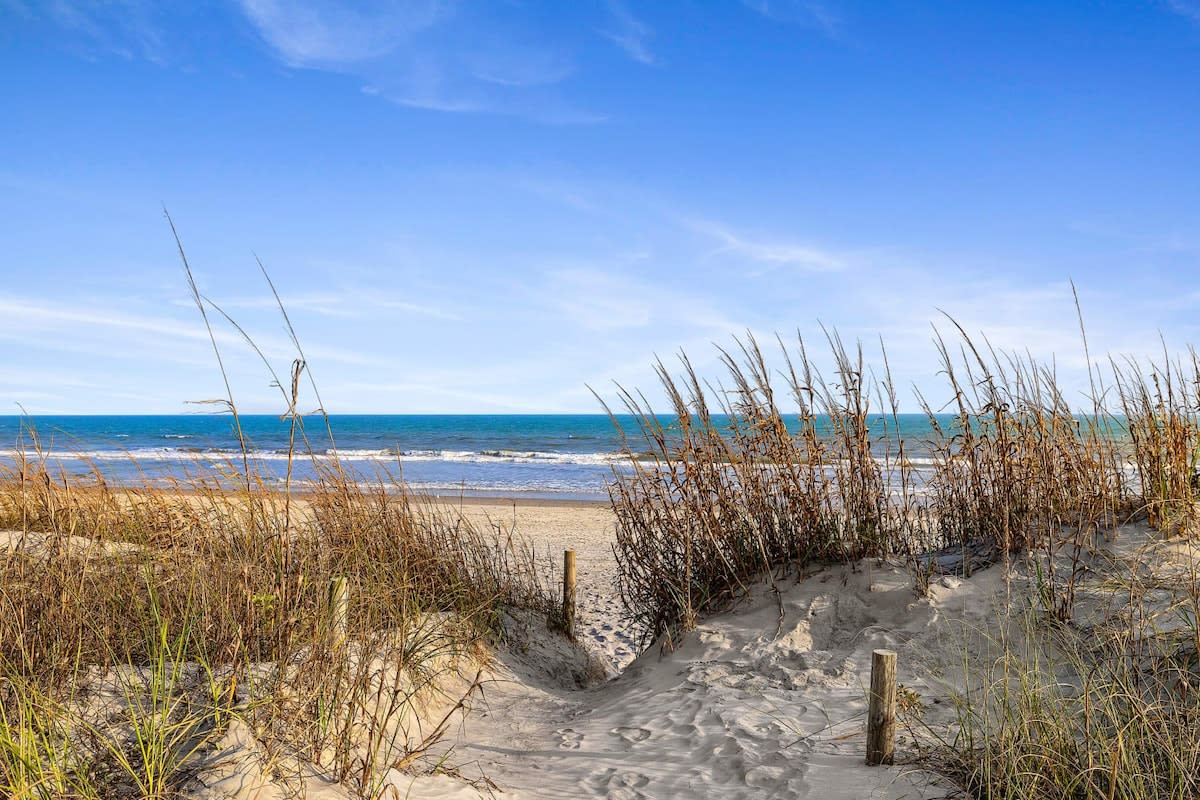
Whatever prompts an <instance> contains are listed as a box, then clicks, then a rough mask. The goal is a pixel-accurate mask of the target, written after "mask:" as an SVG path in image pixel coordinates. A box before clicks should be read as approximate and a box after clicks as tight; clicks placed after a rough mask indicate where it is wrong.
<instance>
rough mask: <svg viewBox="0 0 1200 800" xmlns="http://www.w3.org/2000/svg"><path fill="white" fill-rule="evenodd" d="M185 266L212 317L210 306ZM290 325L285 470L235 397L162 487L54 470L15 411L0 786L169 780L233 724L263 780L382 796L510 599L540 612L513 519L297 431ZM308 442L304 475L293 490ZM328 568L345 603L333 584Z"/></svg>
mask: <svg viewBox="0 0 1200 800" xmlns="http://www.w3.org/2000/svg"><path fill="white" fill-rule="evenodd" d="M180 253H181V255H182V248H180ZM184 266H185V271H186V275H187V278H188V284H189V286H190V287H191V289H192V292H193V295H194V299H195V300H196V303H197V305H198V307H199V309H200V311H201V312H202V314H203V318H204V321H205V323H206V325H209V324H210V322H211V321H210V315H209V312H210V311H214V310H215V311H216V312H218V313H219V314H220V315H221V316H224V314H223V312H221V311H220V308H219V307H218V306H216V305H215V304H214V303H212V302H211V301H209V300H208V299H207V298H205V297H203V296H202V295H201V294H200V293H199V291H198V290H197V289H196V285H195V283H194V281H193V280H192V275H191V270H190V267H189V266H188V265H187V262H186V257H184ZM268 280H269V279H268ZM272 289H274V287H273V286H272ZM281 312H282V313H283V314H284V319H285V322H286V323H287V327H288V330H289V332H290V331H291V325H290V321H288V320H287V317H286V311H283V309H282V306H281ZM229 321H230V322H231V323H232V320H229ZM233 324H234V325H235V327H236V323H233ZM209 330H210V332H211V330H212V328H211V326H210V327H209ZM237 330H238V331H239V332H242V329H241V328H240V327H237ZM243 335H244V332H243ZM246 339H247V341H248V342H249V344H250V346H251V347H253V348H254V350H255V352H258V353H259V355H260V356H261V355H262V353H261V352H260V351H258V349H257V347H255V346H254V344H253V342H252V341H251V340H250V339H249V337H248V336H247V337H246ZM292 340H293V343H294V345H295V347H296V349H297V353H298V358H297V359H296V361H295V362H294V364H293V367H292V370H291V380H290V381H287V382H283V381H279V380H278V376H277V375H276V374H275V372H274V370H272V369H271V367H270V364H269V362H267V360H266V359H265V358H263V363H264V365H265V366H266V368H267V369H268V370H270V373H271V375H272V377H273V378H274V379H275V384H276V385H277V386H279V387H280V391H281V395H282V399H283V401H284V403H285V408H286V409H287V410H286V412H285V417H286V418H287V419H289V420H290V422H291V432H292V435H291V448H290V450H289V452H288V460H287V478H286V480H285V485H284V490H283V491H278V490H276V488H274V487H273V485H272V484H271V483H270V482H269V481H268V480H267V479H266V478H265V477H264V475H265V474H266V472H265V471H264V470H262V469H260V466H259V465H258V464H257V463H256V462H255V460H254V457H253V450H252V447H251V445H250V443H249V442H247V441H246V440H245V437H244V435H243V434H242V429H241V426H240V419H239V416H238V412H237V407H236V405H235V404H234V401H233V396H232V394H230V395H229V397H228V399H227V400H224V401H221V403H220V404H219V405H220V406H221V408H222V410H223V411H224V412H226V413H228V414H229V418H230V421H231V426H232V427H233V430H234V432H235V434H236V435H237V436H238V439H239V441H240V442H241V446H242V452H241V456H240V457H239V458H236V459H234V460H232V461H231V462H230V463H228V464H226V465H225V466H224V469H223V470H219V471H218V472H219V474H217V475H215V476H211V477H198V478H194V479H192V480H187V481H177V482H175V483H174V484H173V485H171V486H169V487H167V488H161V487H153V488H152V487H151V486H150V484H149V483H148V482H147V484H146V485H144V486H113V485H110V484H109V483H108V482H106V481H105V479H104V477H103V475H102V474H101V471H100V470H99V469H98V468H94V469H93V472H92V474H91V475H90V476H85V477H82V478H80V477H68V476H67V475H66V474H65V473H63V472H61V471H56V469H55V467H54V466H53V462H52V460H51V458H50V456H49V454H48V453H46V452H44V451H43V450H42V448H41V446H40V442H39V440H38V437H37V432H36V430H35V429H34V428H33V427H32V426H30V427H29V429H28V431H27V442H25V443H24V445H23V447H22V449H21V450H20V451H19V452H18V453H17V454H16V456H15V457H14V458H13V459H12V460H11V463H9V464H6V465H3V466H0V794H2V795H3V796H11V797H34V798H42V797H46V798H50V797H54V798H60V797H83V798H90V797H96V798H101V797H102V798H170V797H178V796H183V795H184V794H185V793H186V791H187V789H188V787H189V786H192V785H193V782H194V780H195V779H196V778H197V776H198V774H199V772H200V771H201V770H204V769H207V768H209V767H210V766H211V765H210V764H208V760H207V755H206V754H211V753H212V752H213V750H214V748H215V747H216V746H217V744H218V742H219V741H220V740H221V739H222V737H224V736H226V735H227V734H230V733H231V732H232V731H234V729H237V730H238V731H241V733H242V734H245V736H246V737H248V738H249V740H250V741H252V742H253V744H254V747H253V748H252V749H253V750H254V751H255V753H256V755H255V756H254V758H255V759H256V760H257V761H256V765H255V766H254V767H253V769H254V770H257V772H258V774H260V775H261V776H263V778H264V780H266V781H268V782H274V783H277V784H280V785H282V786H285V787H287V788H288V789H289V790H290V791H293V792H301V793H302V792H303V787H304V784H305V782H306V781H308V780H310V779H320V780H334V781H337V782H339V783H341V784H342V785H343V786H344V787H345V788H346V790H347V791H349V792H350V794H351V796H354V797H361V798H374V797H379V796H381V794H382V793H383V792H385V791H387V789H388V786H387V782H388V779H389V778H388V776H389V775H394V773H395V770H398V769H412V768H413V767H414V765H415V764H416V762H417V760H418V759H419V758H420V757H421V756H422V754H424V753H425V752H427V751H428V750H429V748H431V747H432V746H433V745H434V744H435V743H436V742H437V741H438V739H439V738H440V737H441V736H442V735H443V734H444V733H445V731H446V729H447V726H448V724H449V721H450V718H451V715H452V713H453V712H454V711H456V710H459V709H461V708H462V707H463V706H464V704H465V703H466V702H467V701H468V700H469V699H470V698H471V697H472V696H473V695H475V694H476V693H478V691H479V687H480V685H481V678H480V675H481V668H482V665H483V663H484V662H485V661H486V658H487V648H486V645H487V643H489V642H494V641H496V640H498V639H499V638H500V637H502V636H503V630H502V618H503V611H504V610H506V609H510V608H521V609H532V610H535V611H537V612H539V613H543V614H550V613H551V612H552V608H553V600H552V598H551V595H550V592H549V590H548V589H547V588H546V587H545V586H543V585H542V583H541V581H540V578H539V572H538V569H537V568H536V567H537V565H536V564H535V563H534V555H533V553H532V551H531V550H530V549H528V548H526V547H525V546H523V545H522V544H521V542H520V540H519V539H517V538H516V537H515V536H514V535H513V533H512V531H509V530H505V529H502V528H501V527H499V526H495V527H492V528H486V527H478V526H475V525H472V524H470V523H468V522H467V521H466V520H465V519H464V517H463V515H462V514H460V513H457V512H456V510H455V509H453V508H450V507H445V506H441V505H438V504H435V503H433V502H431V501H428V500H426V499H423V498H419V497H416V496H414V495H412V494H411V493H410V492H409V491H408V489H407V487H406V486H405V485H404V484H403V482H402V481H399V480H393V479H392V478H390V477H388V476H386V475H384V476H382V477H379V478H376V479H373V480H367V479H364V478H363V477H362V476H359V475H355V474H352V473H351V472H349V471H348V470H346V469H345V468H344V467H343V465H341V464H340V463H339V461H338V459H337V456H336V453H333V454H332V455H329V454H326V453H324V452H322V453H316V452H314V451H313V449H312V448H310V447H308V445H307V437H306V435H305V431H304V424H305V421H306V420H305V418H304V417H302V416H301V415H300V414H299V413H297V411H296V409H297V405H298V399H299V395H300V393H301V382H302V377H303V376H305V375H306V374H307V367H306V363H305V361H304V358H303V351H302V350H301V349H300V344H299V341H298V339H296V337H295V335H294V332H293V333H292ZM212 341H213V346H214V353H215V354H216V357H217V360H218V363H219V362H220V359H221V351H220V349H219V348H218V347H217V339H216V337H215V336H214V337H213V338H212ZM226 385H227V387H228V383H227V384H226ZM312 391H313V393H314V394H315V395H316V398H317V401H318V403H319V394H317V393H316V387H315V383H314V384H312ZM317 419H318V420H320V421H322V422H324V424H325V425H326V426H327V428H328V420H327V419H326V418H325V417H324V415H323V413H320V414H318V415H317ZM327 433H328V434H329V438H330V440H332V431H328V430H327ZM301 458H304V459H310V460H311V461H312V464H313V466H314V471H315V473H316V479H315V480H313V481H311V482H309V483H308V484H307V485H306V486H305V488H304V491H303V492H300V491H297V489H296V487H295V486H294V485H293V482H292V480H291V475H292V463H293V461H294V460H295V459H301ZM335 582H339V583H340V584H341V585H344V586H347V587H348V588H349V591H348V594H347V603H346V604H335V603H331V597H330V587H331V586H332V585H334V584H335ZM472 675H474V676H475V677H474V678H472V677H471V676H472ZM431 714H432V715H433V716H432V717H431V716H430V715H431ZM248 768H249V767H248ZM393 788H394V787H393Z"/></svg>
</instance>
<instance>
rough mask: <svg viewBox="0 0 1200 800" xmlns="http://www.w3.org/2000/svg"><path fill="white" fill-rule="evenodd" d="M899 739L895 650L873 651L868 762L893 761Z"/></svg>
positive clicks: (868, 720)
mask: <svg viewBox="0 0 1200 800" xmlns="http://www.w3.org/2000/svg"><path fill="white" fill-rule="evenodd" d="M895 739H896V652H895V651H894V650H876V651H874V652H872V653H871V705H870V709H869V710H868V712H867V765H868V766H874V765H876V764H891V763H892V756H893V752H892V751H893V747H894V746H895Z"/></svg>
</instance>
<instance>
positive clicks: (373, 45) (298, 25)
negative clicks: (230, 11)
mask: <svg viewBox="0 0 1200 800" xmlns="http://www.w3.org/2000/svg"><path fill="white" fill-rule="evenodd" d="M240 2H241V6H242V10H243V11H244V12H245V14H246V16H247V17H248V18H249V19H250V21H251V22H253V23H254V25H255V27H256V28H257V29H258V32H259V34H260V35H261V36H262V37H263V39H264V40H265V41H266V42H267V44H269V45H270V46H271V47H272V48H273V49H274V50H275V52H276V53H278V54H279V56H280V57H281V58H282V59H283V60H284V61H285V62H286V63H288V64H289V65H291V66H296V67H308V66H320V65H322V64H339V65H340V64H348V63H353V62H357V61H366V60H369V59H373V58H378V57H380V56H384V55H387V54H388V53H391V52H394V51H395V50H397V49H399V48H400V47H402V46H404V44H405V43H406V42H407V41H409V40H410V39H411V38H412V36H413V35H414V34H416V33H418V32H420V31H423V30H427V29H429V28H430V27H432V26H433V25H434V24H435V23H437V22H438V19H439V16H440V15H442V14H443V13H445V11H444V9H443V5H444V4H442V3H439V2H437V0H400V1H398V2H390V3H388V2H383V3H378V2H376V3H366V4H353V5H351V4H349V3H340V2H323V1H322V0H314V1H308V0H305V1H302V2H295V1H294V0H292V1H290V2H289V0H240Z"/></svg>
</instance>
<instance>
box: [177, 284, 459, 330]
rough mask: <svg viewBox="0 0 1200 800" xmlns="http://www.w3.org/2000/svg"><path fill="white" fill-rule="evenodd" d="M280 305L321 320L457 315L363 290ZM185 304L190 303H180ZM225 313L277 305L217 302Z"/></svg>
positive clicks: (311, 295) (265, 300)
mask: <svg viewBox="0 0 1200 800" xmlns="http://www.w3.org/2000/svg"><path fill="white" fill-rule="evenodd" d="M280 301H282V303H283V306H284V308H285V309H287V310H288V311H289V312H296V311H305V312H309V313H312V314H317V315H319V316H323V317H339V318H342V319H368V318H371V317H376V316H378V314H379V312H381V311H386V312H401V313H405V314H415V315H418V316H422V317H428V318H431V319H439V320H446V321H451V322H453V321H456V320H458V319H460V316H459V315H458V314H456V313H454V312H452V311H448V310H446V309H444V308H439V307H437V306H432V305H428V304H424V303H414V302H412V301H410V300H404V299H400V298H397V297H394V296H392V295H390V294H388V293H386V292H382V293H380V292H371V291H366V290H358V289H355V290H345V291H330V292H308V293H303V294H284V295H282V296H281V297H280ZM179 302H180V303H181V304H185V305H188V304H190V302H191V301H188V300H181V301H179ZM218 304H219V305H220V306H221V308H224V309H226V310H230V311H232V310H234V309H275V308H277V307H278V305H279V303H278V302H277V301H276V300H275V298H274V297H273V296H272V295H269V294H267V295H262V296H260V297H235V298H232V299H225V300H220V301H219V303H218Z"/></svg>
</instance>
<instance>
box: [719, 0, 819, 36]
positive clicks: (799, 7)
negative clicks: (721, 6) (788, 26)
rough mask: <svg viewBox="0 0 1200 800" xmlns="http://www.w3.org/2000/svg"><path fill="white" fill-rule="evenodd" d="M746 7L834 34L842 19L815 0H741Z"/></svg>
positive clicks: (772, 16) (770, 17)
mask: <svg viewBox="0 0 1200 800" xmlns="http://www.w3.org/2000/svg"><path fill="white" fill-rule="evenodd" d="M742 4H743V5H745V6H746V7H747V8H749V9H751V10H753V11H755V12H757V13H759V14H761V15H762V16H764V17H767V18H768V19H773V20H776V21H777V22H790V23H793V24H798V25H804V26H807V27H810V28H816V29H817V30H819V31H821V32H822V33H824V34H825V35H827V36H833V35H835V34H836V33H837V32H838V30H839V28H840V27H841V24H842V21H841V18H840V17H838V15H837V14H836V13H834V12H833V11H832V10H831V9H830V8H829V6H828V4H826V3H823V2H817V1H816V0H742Z"/></svg>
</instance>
